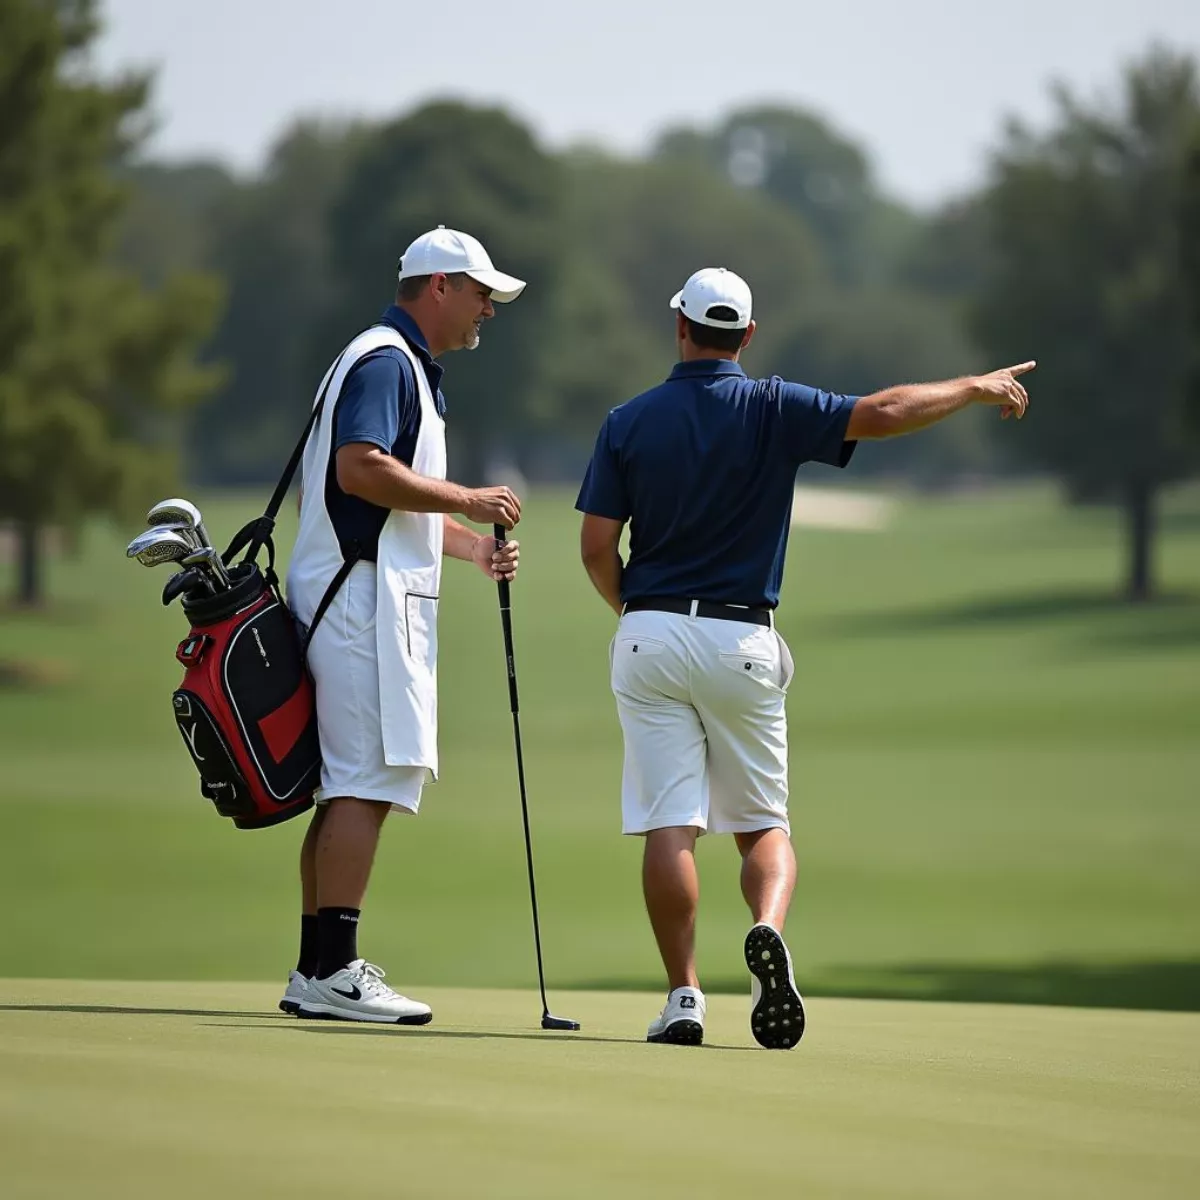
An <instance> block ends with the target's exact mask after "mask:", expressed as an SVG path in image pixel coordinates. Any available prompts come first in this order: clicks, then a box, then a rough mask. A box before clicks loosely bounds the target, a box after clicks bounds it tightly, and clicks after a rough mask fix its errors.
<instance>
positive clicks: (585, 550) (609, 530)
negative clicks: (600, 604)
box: [579, 513, 625, 616]
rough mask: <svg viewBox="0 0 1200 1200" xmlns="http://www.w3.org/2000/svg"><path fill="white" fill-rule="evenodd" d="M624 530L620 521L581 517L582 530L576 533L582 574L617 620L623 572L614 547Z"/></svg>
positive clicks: (588, 515)
mask: <svg viewBox="0 0 1200 1200" xmlns="http://www.w3.org/2000/svg"><path fill="white" fill-rule="evenodd" d="M624 528H625V522H624V521H614V520H612V518H611V517H597V516H594V515H593V514H592V513H584V516H583V528H582V529H581V530H580V533H579V553H580V557H581V558H582V559H583V566H584V570H586V571H587V573H588V578H589V579H590V580H591V581H592V586H593V587H594V588H595V589H596V591H598V592H599V593H600V595H601V596H603V597H604V599H605V601H606V602H607V603H608V606H609V608H611V609H612V610H613V612H615V613H616V614H617V615H618V616H620V613H621V572H622V571H623V570H624V569H625V564H624V563H623V562H622V561H621V553H620V550H619V549H618V547H619V546H620V544H621V530H622V529H624Z"/></svg>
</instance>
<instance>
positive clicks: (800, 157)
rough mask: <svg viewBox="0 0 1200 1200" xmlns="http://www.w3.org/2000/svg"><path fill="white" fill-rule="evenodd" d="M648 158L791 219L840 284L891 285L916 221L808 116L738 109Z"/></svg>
mask: <svg viewBox="0 0 1200 1200" xmlns="http://www.w3.org/2000/svg"><path fill="white" fill-rule="evenodd" d="M655 157H656V158H657V159H658V160H659V161H662V162H698V163H704V164H706V165H707V166H709V167H710V168H712V169H714V170H715V171H716V172H717V173H718V174H720V175H721V176H722V177H723V178H725V179H726V180H728V181H729V182H731V183H733V184H734V185H736V186H738V187H742V188H746V189H748V190H752V191H759V192H761V193H763V194H764V195H766V196H769V197H770V198H771V199H773V200H775V201H776V202H777V203H778V204H779V205H781V206H782V207H783V208H785V209H787V210H788V211H790V212H792V213H794V214H796V216H798V217H799V218H800V219H801V220H802V221H803V223H804V225H805V227H806V228H807V229H808V230H809V231H810V232H811V234H812V235H813V236H814V237H815V238H816V240H817V242H818V243H819V244H820V246H821V249H822V252H823V254H824V256H825V260H826V263H827V265H828V267H829V269H830V274H831V276H832V279H833V280H834V281H835V282H836V283H838V284H842V285H852V286H857V285H859V284H864V283H883V282H888V281H890V280H891V279H892V277H893V275H894V273H895V269H896V267H897V265H898V263H899V261H900V259H901V257H902V255H903V252H904V250H905V248H906V247H907V245H908V244H909V242H910V241H911V240H912V239H913V238H914V237H915V236H916V235H917V233H918V232H919V229H920V221H919V219H918V218H917V216H916V215H915V214H913V213H912V212H910V211H908V210H907V209H905V208H904V207H903V206H902V205H900V204H897V203H896V202H895V201H892V200H889V199H888V198H887V197H885V196H884V195H883V194H882V192H881V191H880V189H879V187H878V185H877V183H876V181H875V178H874V176H873V173H872V170H871V164H870V162H869V160H868V158H867V155H866V154H865V153H864V152H863V150H862V149H861V147H859V146H857V145H856V144H855V143H853V142H851V141H850V140H849V139H847V138H845V137H843V136H842V135H841V134H839V133H838V132H837V131H836V130H834V129H833V128H832V127H831V126H830V125H829V124H828V123H827V122H826V121H824V120H823V119H822V118H821V117H819V116H817V115H815V114H814V113H810V112H805V111H803V110H800V109H791V108H780V107H775V106H759V107H754V108H744V109H738V110H737V111H735V112H733V113H731V114H730V115H729V116H728V117H726V118H725V119H724V120H723V121H721V122H720V123H719V124H718V125H716V126H715V127H714V128H712V129H705V130H698V129H691V128H681V129H674V130H668V131H667V132H666V133H665V134H663V136H662V137H661V138H660V139H659V141H658V144H657V146H656V148H655Z"/></svg>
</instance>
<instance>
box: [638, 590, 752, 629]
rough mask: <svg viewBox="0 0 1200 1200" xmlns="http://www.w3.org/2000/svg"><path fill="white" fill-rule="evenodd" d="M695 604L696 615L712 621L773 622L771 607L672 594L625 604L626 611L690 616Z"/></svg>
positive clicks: (649, 597)
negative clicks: (675, 597)
mask: <svg viewBox="0 0 1200 1200" xmlns="http://www.w3.org/2000/svg"><path fill="white" fill-rule="evenodd" d="M693 604H695V606H696V616H698V617H707V618H708V619H709V620H711V621H745V622H746V623H747V624H750V625H770V624H771V610H770V609H769V608H739V607H738V606H737V605H736V604H716V603H714V602H713V601H711V600H676V599H674V598H673V597H671V596H648V597H646V598H645V599H644V600H629V601H627V602H626V604H625V609H624V611H625V612H669V613H680V614H681V615H683V616H685V617H689V616H691V614H692V605H693Z"/></svg>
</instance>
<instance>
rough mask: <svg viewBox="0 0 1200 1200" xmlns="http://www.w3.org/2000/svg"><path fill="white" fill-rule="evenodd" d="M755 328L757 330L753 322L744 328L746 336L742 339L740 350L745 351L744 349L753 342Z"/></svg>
mask: <svg viewBox="0 0 1200 1200" xmlns="http://www.w3.org/2000/svg"><path fill="white" fill-rule="evenodd" d="M757 328H758V326H757V325H755V323H754V322H753V321H751V322H750V324H749V325H747V326H746V336H745V337H744V338H742V345H741V349H742V350H745V348H746V347H747V346H748V345H750V343H751V342H752V341H753V340H754V331H755V330H756V329H757ZM740 352H741V351H739V353H740Z"/></svg>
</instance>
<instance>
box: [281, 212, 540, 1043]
mask: <svg viewBox="0 0 1200 1200" xmlns="http://www.w3.org/2000/svg"><path fill="white" fill-rule="evenodd" d="M524 287H525V284H524V282H523V281H521V280H520V279H516V278H514V277H513V276H511V275H507V274H505V273H504V272H502V271H498V270H496V268H495V267H494V266H493V265H492V260H491V259H490V258H489V256H488V254H487V252H486V251H485V250H484V248H483V246H482V245H481V244H480V243H479V242H478V241H477V240H476V239H475V238H473V237H472V236H470V235H469V234H467V233H462V232H459V231H457V230H453V229H446V228H444V227H443V226H440V225H439V226H438V228H437V229H433V230H430V231H429V232H428V233H424V234H422V235H421V236H420V237H418V238H417V239H416V240H415V241H414V242H413V243H412V245H410V246H409V247H408V249H407V250H406V251H405V252H404V256H403V257H402V258H401V260H400V269H399V275H398V288H397V291H396V297H395V303H394V304H393V305H391V306H390V307H389V308H388V309H387V311H386V312H384V314H383V315H382V317H381V318H380V320H379V321H378V322H377V323H376V324H375V325H373V326H371V328H369V329H367V330H366V331H365V332H363V333H361V334H359V335H358V336H357V337H356V338H354V340H353V341H351V342H350V344H349V345H348V346H346V348H345V349H344V350H343V351H342V352H341V354H339V355H338V357H337V359H336V360H335V361H334V363H333V365H332V366H331V367H330V368H329V371H328V372H327V373H326V376H325V378H324V380H322V384H321V389H320V391H319V392H318V398H319V397H320V396H321V395H322V394H323V395H324V402H323V409H322V412H321V416H320V420H319V421H318V422H317V424H316V425H315V426H314V428H313V431H312V433H311V434H310V437H309V441H308V444H307V446H306V448H305V452H304V459H303V468H302V469H303V487H302V491H301V501H300V526H299V532H298V534H297V537H296V543H295V547H294V549H293V551H292V556H291V562H290V567H289V570H288V578H287V597H288V602H289V604H290V606H291V608H292V611H293V612H294V613H295V615H296V618H297V620H298V621H299V622H300V623H301V624H302V625H303V626H306V627H307V626H309V625H310V624H311V623H312V621H313V619H314V616H316V614H317V612H318V608H319V606H320V605H321V604H322V600H323V598H324V597H326V595H327V594H328V593H329V592H330V590H331V586H335V587H336V590H334V591H332V599H331V601H330V602H329V603H328V609H327V611H326V612H324V614H323V615H322V616H321V619H320V620H319V622H318V623H317V625H316V629H315V632H314V634H313V638H312V642H311V645H310V647H309V652H308V663H309V667H310V669H311V671H312V675H313V680H314V684H315V689H316V704H317V718H318V726H319V733H320V742H321V756H322V762H323V765H322V771H321V786H320V789H319V790H318V792H317V794H316V802H317V808H316V811H315V813H314V815H313V818H312V822H311V824H310V825H309V828H308V832H307V835H306V836H305V839H304V844H303V847H302V850H301V855H300V878H301V890H302V902H303V908H302V913H303V915H302V918H301V941H300V955H299V959H298V961H297V964H296V968H295V970H293V971H292V972H291V974H290V976H289V979H288V986H287V991H286V992H285V994H284V997H283V999H282V1000H281V1001H280V1007H281V1008H282V1009H284V1011H287V1012H293V1013H297V1014H299V1015H300V1016H306V1017H333V1018H340V1019H344V1020H351V1021H374V1022H387V1023H396V1024H424V1023H425V1022H427V1021H429V1020H430V1019H431V1016H432V1013H431V1011H430V1009H429V1006H428V1005H426V1004H423V1003H421V1002H420V1001H418V1000H411V999H409V998H408V997H406V996H403V995H401V994H399V993H398V992H396V991H394V990H392V988H390V987H389V986H388V985H387V984H386V983H384V973H383V971H382V970H380V969H379V967H377V966H375V965H374V964H372V963H370V962H367V961H366V960H365V959H364V958H363V957H361V956H360V955H359V952H358V942H357V931H358V921H359V916H360V913H361V910H362V905H363V897H364V895H365V893H366V888H367V881H368V879H369V877H370V873H371V866H372V862H373V860H374V856H375V849H376V846H377V844H378V841H379V834H380V830H381V829H382V826H383V822H384V819H385V818H386V817H387V815H388V813H389V812H391V811H392V810H396V811H398V812H404V813H411V814H415V813H416V812H417V810H418V808H419V806H420V802H421V793H422V789H423V787H424V784H425V782H426V779H427V778H429V779H436V778H437V773H438V746H437V728H438V726H437V652H438V633H437V613H438V597H439V595H440V593H441V586H442V560H443V558H444V557H450V558H458V559H462V560H464V561H466V562H473V563H474V564H475V565H476V566H477V567H478V568H479V569H480V570H481V571H482V572H483V574H484V575H485V576H486V577H487V578H488V579H492V580H499V579H509V580H511V579H512V578H513V577H514V575H515V573H516V570H517V561H518V544H517V543H516V542H515V541H509V542H507V544H506V545H505V546H504V548H503V549H500V550H497V547H496V541H495V539H494V537H493V536H492V526H493V524H495V523H498V524H500V525H503V526H504V527H505V528H509V529H511V528H512V527H513V526H514V525H516V523H517V521H518V520H519V519H520V515H521V504H520V500H519V499H518V497H517V496H516V495H515V494H514V493H513V492H512V491H511V490H510V489H509V488H507V487H485V488H468V487H463V486H462V485H461V484H457V483H451V482H449V481H448V480H447V478H446V432H445V415H446V403H445V399H444V397H443V395H442V392H441V382H442V366H441V364H440V362H439V361H438V360H439V359H440V357H441V356H442V355H443V354H445V353H446V352H448V351H451V350H463V349H466V350H474V349H475V348H476V347H477V346H478V345H479V340H480V329H481V326H482V325H483V322H484V321H486V320H488V319H489V318H490V317H492V316H493V315H494V310H493V302H495V303H508V302H509V301H512V300H515V299H516V298H517V297H518V296H519V295H520V294H521V292H522V291H523V290H524ZM452 514H458V515H461V516H465V517H466V518H467V519H468V520H471V521H477V522H480V523H482V524H484V525H485V526H486V527H487V532H486V533H477V532H475V531H474V530H472V529H468V528H467V527H466V526H464V525H462V524H460V523H459V522H458V521H456V520H454V517H453V515H452Z"/></svg>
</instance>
